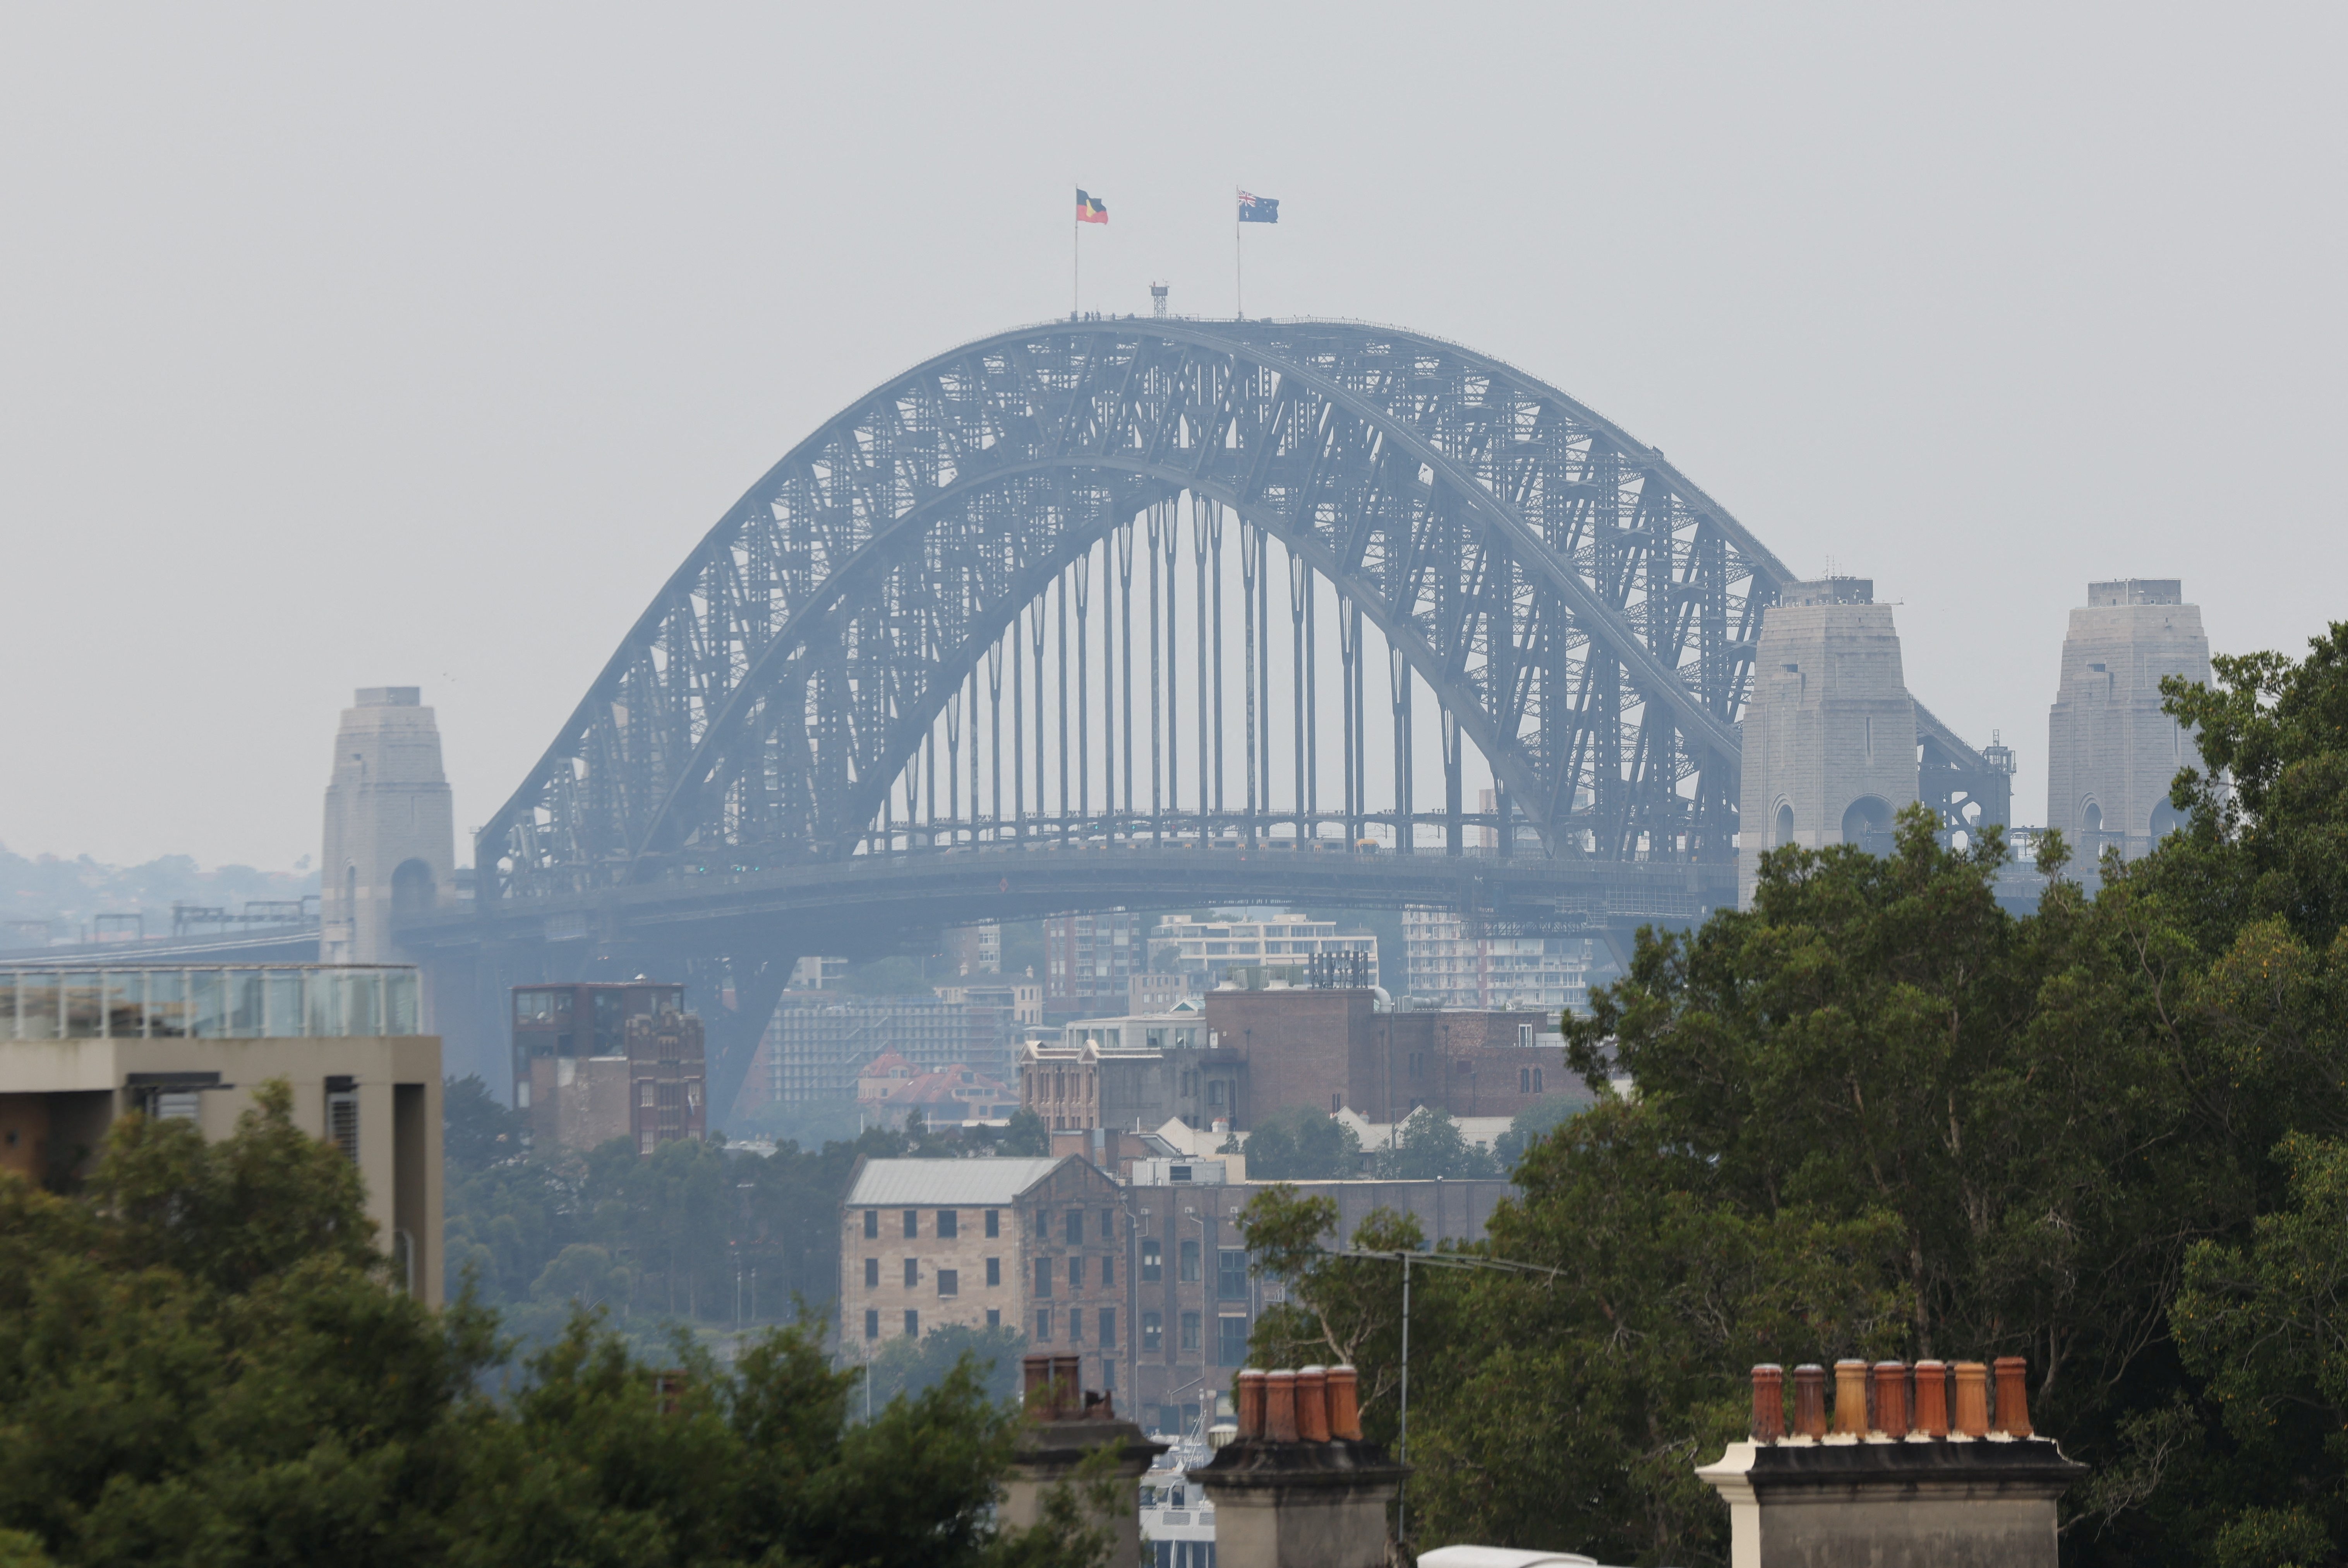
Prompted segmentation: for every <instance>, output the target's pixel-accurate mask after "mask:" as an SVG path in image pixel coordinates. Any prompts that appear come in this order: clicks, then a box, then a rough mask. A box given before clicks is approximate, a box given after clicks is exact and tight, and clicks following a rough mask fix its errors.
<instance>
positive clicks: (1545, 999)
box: [1402, 907, 1595, 1013]
mask: <svg viewBox="0 0 2348 1568" xmlns="http://www.w3.org/2000/svg"><path fill="white" fill-rule="evenodd" d="M1402 939H1403V951H1404V953H1405V955H1406V962H1407V964H1408V966H1409V970H1410V973H1409V976H1408V978H1407V979H1406V981H1405V982H1404V985H1405V989H1406V990H1407V991H1408V993H1409V995H1410V997H1411V999H1413V1000H1415V1001H1420V1002H1433V1003H1435V1004H1436V1005H1437V1006H1438V1007H1447V1008H1533V1009H1541V1010H1544V1011H1548V1012H1551V1013H1558V1012H1563V1011H1566V1010H1568V1009H1571V1010H1573V1011H1576V1012H1579V1011H1581V1010H1582V1009H1586V1008H1587V1007H1588V1006H1589V1004H1590V968H1591V962H1592V960H1593V958H1594V956H1595V954H1594V950H1593V946H1592V944H1591V939H1590V938H1587V937H1494V936H1488V935H1485V934H1483V933H1480V932H1478V931H1475V930H1473V929H1471V928H1470V927H1469V926H1468V922H1467V921H1466V920H1465V919H1463V918H1461V917H1460V916H1459V914H1458V912H1457V910H1452V909H1433V908H1425V907H1418V908H1407V909H1405V910H1404V911H1403V912H1402Z"/></svg>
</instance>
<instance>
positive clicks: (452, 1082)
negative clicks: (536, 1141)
mask: <svg viewBox="0 0 2348 1568" xmlns="http://www.w3.org/2000/svg"><path fill="white" fill-rule="evenodd" d="M440 1105H441V1120H442V1128H443V1130H442V1133H441V1152H442V1153H443V1155H444V1157H445V1158H446V1159H447V1160H448V1163H449V1164H450V1165H452V1166H454V1167H455V1168H457V1169H458V1170H460V1171H485V1170H488V1169H489V1167H490V1166H491V1165H494V1164H496V1163H499V1161H501V1160H511V1159H518V1158H520V1155H521V1153H522V1134H523V1132H524V1130H525V1127H526V1122H525V1121H524V1118H523V1117H522V1115H521V1114H520V1112H516V1111H512V1110H510V1109H508V1108H507V1107H506V1106H504V1105H501V1104H499V1102H498V1100H497V1097H496V1096H495V1095H493V1094H491V1093H490V1092H489V1085H488V1084H487V1083H485V1082H483V1081H481V1076H480V1074H479V1073H477V1072H469V1073H467V1074H466V1075H465V1076H464V1077H462V1078H451V1079H449V1080H448V1081H447V1082H446V1083H444V1084H443V1085H442V1086H441V1091H440Z"/></svg>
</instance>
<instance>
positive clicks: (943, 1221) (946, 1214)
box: [938, 1209, 962, 1241]
mask: <svg viewBox="0 0 2348 1568" xmlns="http://www.w3.org/2000/svg"><path fill="white" fill-rule="evenodd" d="M958 1235H962V1214H961V1213H960V1212H959V1211H957V1210H954V1209H940V1210H939V1211H938V1239H939V1240H940V1241H952V1240H953V1238H954V1237H956V1236H958Z"/></svg>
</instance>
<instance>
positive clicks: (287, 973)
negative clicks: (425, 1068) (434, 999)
mask: <svg viewBox="0 0 2348 1568" xmlns="http://www.w3.org/2000/svg"><path fill="white" fill-rule="evenodd" d="M422 1032H423V1021H422V1013H421V1010H420V1009H419V1007H418V1005H417V976H416V970H415V969H413V968H407V967H406V966H392V965H324V964H265V965H204V966H190V967H186V968H180V967H170V968H165V967H160V966H159V967H155V968H145V967H141V968H70V969H67V968H30V967H27V968H0V1040H288V1039H290V1040H325V1039H339V1038H345V1037H350V1036H361V1035H413V1034H420V1033H422Z"/></svg>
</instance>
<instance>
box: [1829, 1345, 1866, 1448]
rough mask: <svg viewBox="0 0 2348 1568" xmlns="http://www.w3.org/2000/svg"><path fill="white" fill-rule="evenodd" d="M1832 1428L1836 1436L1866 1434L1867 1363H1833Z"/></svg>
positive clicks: (1863, 1435)
mask: <svg viewBox="0 0 2348 1568" xmlns="http://www.w3.org/2000/svg"><path fill="white" fill-rule="evenodd" d="M1834 1430H1835V1436H1837V1437H1854V1438H1863V1437H1865V1436H1866V1435H1867V1363H1866V1362H1864V1361H1838V1362H1836V1363H1835V1409H1834Z"/></svg>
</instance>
